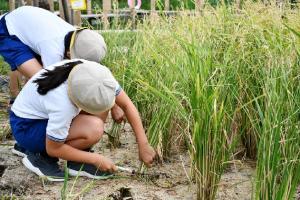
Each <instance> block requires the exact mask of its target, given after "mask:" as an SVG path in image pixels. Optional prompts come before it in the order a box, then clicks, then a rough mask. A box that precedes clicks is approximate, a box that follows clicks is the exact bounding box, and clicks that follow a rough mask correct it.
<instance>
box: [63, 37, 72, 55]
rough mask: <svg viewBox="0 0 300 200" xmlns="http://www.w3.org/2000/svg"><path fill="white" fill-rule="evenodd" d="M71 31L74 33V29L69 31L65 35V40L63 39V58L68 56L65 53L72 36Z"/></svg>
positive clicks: (68, 48) (68, 49)
mask: <svg viewBox="0 0 300 200" xmlns="http://www.w3.org/2000/svg"><path fill="white" fill-rule="evenodd" d="M73 33H74V31H70V32H69V33H67V34H66V36H65V40H64V43H65V52H64V57H65V58H68V56H67V53H68V51H70V44H71V38H72V35H73Z"/></svg>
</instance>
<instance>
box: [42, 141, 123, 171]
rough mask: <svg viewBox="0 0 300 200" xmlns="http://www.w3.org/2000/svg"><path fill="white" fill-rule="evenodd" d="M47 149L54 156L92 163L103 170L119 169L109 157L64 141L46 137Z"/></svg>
mask: <svg viewBox="0 0 300 200" xmlns="http://www.w3.org/2000/svg"><path fill="white" fill-rule="evenodd" d="M46 151H47V153H48V155H50V156H52V157H57V158H62V159H64V160H70V161H75V162H82V163H88V164H92V165H94V166H95V167H97V168H99V169H100V170H102V171H110V172H114V171H117V167H116V166H115V165H114V163H113V162H112V161H111V160H110V159H109V158H106V157H104V156H102V155H100V154H97V153H91V152H87V151H82V150H80V149H76V148H74V147H72V146H70V145H68V144H65V143H63V142H55V141H53V140H50V139H48V138H46Z"/></svg>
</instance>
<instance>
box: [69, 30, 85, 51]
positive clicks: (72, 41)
mask: <svg viewBox="0 0 300 200" xmlns="http://www.w3.org/2000/svg"><path fill="white" fill-rule="evenodd" d="M85 29H88V28H87V27H80V28H77V29H76V30H75V31H74V32H73V34H72V37H71V42H70V47H69V49H72V47H73V45H74V43H75V37H76V35H77V34H78V33H79V32H80V31H82V30H85Z"/></svg>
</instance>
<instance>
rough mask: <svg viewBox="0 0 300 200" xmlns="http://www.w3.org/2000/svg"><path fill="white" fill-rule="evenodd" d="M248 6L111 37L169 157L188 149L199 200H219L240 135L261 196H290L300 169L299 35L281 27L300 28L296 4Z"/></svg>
mask: <svg viewBox="0 0 300 200" xmlns="http://www.w3.org/2000/svg"><path fill="white" fill-rule="evenodd" d="M243 6H244V7H243V8H242V10H236V9H235V7H234V6H233V7H228V6H227V7H226V6H220V7H217V8H210V7H206V8H205V9H204V10H203V13H202V15H199V16H188V15H185V14H183V15H182V16H178V17H176V18H164V17H157V18H154V19H151V20H145V21H144V22H143V24H139V25H138V32H135V33H132V35H129V33H124V34H111V33H110V34H105V35H104V36H105V39H106V41H108V46H109V47H110V49H109V53H108V57H107V58H106V60H105V64H107V65H108V66H109V67H111V68H112V70H113V71H114V72H115V73H116V74H117V77H118V78H119V80H120V82H121V83H122V84H123V87H124V89H125V90H126V92H127V93H128V94H129V96H130V97H131V98H132V99H133V101H134V102H135V104H136V105H137V106H138V109H139V111H140V112H141V116H142V119H143V122H144V125H145V127H146V129H147V134H148V137H149V140H150V142H151V144H152V145H154V146H155V147H156V148H157V150H158V152H159V153H160V154H161V155H162V156H163V157H164V158H167V157H168V156H169V155H170V154H171V153H172V149H174V146H177V147H178V142H177V141H182V140H184V141H185V142H184V143H180V144H179V145H182V147H183V148H186V149H188V150H189V152H190V155H191V159H192V161H191V162H192V176H193V177H194V179H195V180H196V182H197V184H198V199H214V198H215V195H216V192H217V189H218V183H219V180H220V177H221V175H222V173H223V171H224V169H225V168H226V163H227V162H228V161H230V159H232V156H233V154H234V153H235V146H236V143H237V141H243V144H244V145H245V148H246V150H247V151H246V153H247V155H248V156H249V157H251V158H253V159H257V174H256V177H255V184H254V185H255V186H254V187H253V194H254V195H253V196H254V198H256V199H292V197H293V195H294V194H295V189H296V187H297V185H298V183H299V166H300V164H299V150H298V149H299V143H300V138H299V133H298V130H297V129H298V127H299V124H298V123H299V122H298V116H299V105H298V104H299V103H298V102H299V97H300V96H299V91H298V84H299V78H298V73H297V72H299V70H298V69H299V67H300V62H299V59H300V57H299V55H300V54H299V45H300V40H299V38H297V37H296V35H295V34H294V33H293V32H292V31H291V30H290V29H288V28H287V27H286V26H284V24H288V25H289V27H293V30H295V31H296V32H297V33H298V32H299V30H300V27H299V22H300V21H299V19H300V16H299V11H294V10H290V8H289V7H288V5H287V6H286V7H285V8H284V9H279V8H277V7H276V6H272V5H270V6H268V7H265V6H264V5H261V4H259V3H247V2H246V3H245V4H244V5H243ZM282 16H284V17H282ZM295 31H294V32H295ZM122 49H123V50H124V49H127V51H123V50H122Z"/></svg>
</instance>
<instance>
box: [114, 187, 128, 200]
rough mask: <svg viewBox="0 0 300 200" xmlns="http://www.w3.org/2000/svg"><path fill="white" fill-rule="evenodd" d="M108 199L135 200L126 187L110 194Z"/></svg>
mask: <svg viewBox="0 0 300 200" xmlns="http://www.w3.org/2000/svg"><path fill="white" fill-rule="evenodd" d="M108 198H109V199H111V200H133V197H132V194H131V192H130V188H126V187H121V188H120V189H118V190H117V191H115V192H114V193H112V194H110V195H109V196H108Z"/></svg>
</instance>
